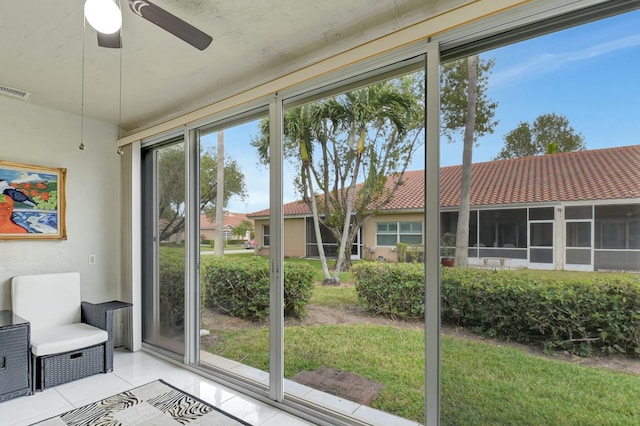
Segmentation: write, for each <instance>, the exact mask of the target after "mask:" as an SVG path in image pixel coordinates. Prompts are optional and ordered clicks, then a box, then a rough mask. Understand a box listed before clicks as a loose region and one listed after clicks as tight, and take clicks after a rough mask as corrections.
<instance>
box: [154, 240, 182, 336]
mask: <svg viewBox="0 0 640 426" xmlns="http://www.w3.org/2000/svg"><path fill="white" fill-rule="evenodd" d="M159 281H160V285H159V288H158V290H159V292H160V294H159V301H160V308H159V311H160V312H162V315H160V325H161V326H162V327H163V328H169V329H172V328H174V327H176V326H181V325H182V324H184V250H182V249H174V248H169V247H162V248H161V249H160V270H159Z"/></svg>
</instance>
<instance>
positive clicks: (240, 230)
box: [231, 219, 255, 240]
mask: <svg viewBox="0 0 640 426" xmlns="http://www.w3.org/2000/svg"><path fill="white" fill-rule="evenodd" d="M254 231H255V229H254V227H253V222H251V221H250V220H247V219H245V220H243V221H242V222H240V223H239V224H238V226H236V227H235V228H233V230H232V231H231V235H232V236H234V237H236V238H237V239H239V240H242V239H244V237H245V235H247V232H249V235H250V236H251V237H253V232H254Z"/></svg>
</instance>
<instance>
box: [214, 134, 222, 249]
mask: <svg viewBox="0 0 640 426" xmlns="http://www.w3.org/2000/svg"><path fill="white" fill-rule="evenodd" d="M217 172H218V173H217V177H216V179H217V182H216V238H215V245H214V247H213V254H214V256H219V257H222V256H224V223H223V222H224V133H223V132H222V131H219V132H218V170H217Z"/></svg>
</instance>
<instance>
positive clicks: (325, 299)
mask: <svg viewBox="0 0 640 426" xmlns="http://www.w3.org/2000/svg"><path fill="white" fill-rule="evenodd" d="M309 303H312V304H314V305H323V306H327V307H329V308H340V307H345V306H353V305H357V304H358V303H359V302H358V294H357V293H356V288H355V287H353V286H348V287H332V286H326V285H322V284H316V285H315V287H314V289H313V296H311V300H310V301H309Z"/></svg>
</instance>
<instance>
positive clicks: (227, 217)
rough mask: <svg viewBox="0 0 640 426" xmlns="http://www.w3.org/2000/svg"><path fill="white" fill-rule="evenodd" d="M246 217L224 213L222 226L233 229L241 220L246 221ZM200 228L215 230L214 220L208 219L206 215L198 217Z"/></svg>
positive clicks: (244, 215)
mask: <svg viewBox="0 0 640 426" xmlns="http://www.w3.org/2000/svg"><path fill="white" fill-rule="evenodd" d="M247 219H248V218H247V215H246V214H244V213H233V212H224V216H223V219H222V223H223V226H225V227H229V226H230V227H232V228H235V227H237V226H238V225H240V223H241V222H242V221H243V220H247ZM200 228H201V229H216V221H215V219H209V218H208V217H207V215H206V214H201V215H200Z"/></svg>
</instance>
